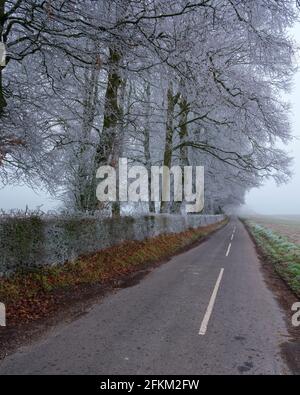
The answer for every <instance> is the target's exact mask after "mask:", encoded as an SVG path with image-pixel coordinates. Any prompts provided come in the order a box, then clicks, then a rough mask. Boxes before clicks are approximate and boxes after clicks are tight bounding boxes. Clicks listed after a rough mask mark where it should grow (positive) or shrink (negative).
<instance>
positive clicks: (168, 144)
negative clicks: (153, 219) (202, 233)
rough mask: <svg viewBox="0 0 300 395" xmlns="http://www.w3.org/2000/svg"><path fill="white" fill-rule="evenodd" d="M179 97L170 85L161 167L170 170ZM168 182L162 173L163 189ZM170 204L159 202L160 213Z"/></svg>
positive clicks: (167, 208)
mask: <svg viewBox="0 0 300 395" xmlns="http://www.w3.org/2000/svg"><path fill="white" fill-rule="evenodd" d="M179 97H180V93H177V94H176V95H174V93H173V86H172V84H171V83H170V84H169V88H168V94H167V99H168V108H167V122H166V140H165V149H164V160H163V166H166V167H168V168H169V169H170V167H171V164H172V152H173V135H174V125H173V123H174V111H175V106H176V104H177V102H178V99H179ZM168 182H169V178H168V177H167V175H166V174H165V172H163V175H162V184H163V188H164V186H165V187H166V184H167V183H168ZM169 206H170V202H163V201H162V202H161V207H160V212H161V213H167V212H168V211H169Z"/></svg>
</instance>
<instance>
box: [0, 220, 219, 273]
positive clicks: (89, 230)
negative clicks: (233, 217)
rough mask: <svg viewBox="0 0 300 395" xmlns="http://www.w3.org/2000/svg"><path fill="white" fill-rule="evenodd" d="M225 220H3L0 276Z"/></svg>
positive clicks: (0, 243)
mask: <svg viewBox="0 0 300 395" xmlns="http://www.w3.org/2000/svg"><path fill="white" fill-rule="evenodd" d="M223 219H224V216H223V215H189V216H180V215H152V216H141V217H121V218H117V219H116V218H114V219H112V218H103V219H99V218H95V217H82V218H81V217H74V218H73V217H53V218H51V217H39V216H30V217H28V216H24V217H18V216H16V217H13V216H3V217H1V218H0V276H3V275H9V274H11V273H13V272H15V271H16V270H24V269H25V270H26V269H30V268H34V267H37V266H42V265H58V264H63V263H65V262H66V261H73V260H74V259H76V258H77V257H78V256H80V255H85V254H88V253H92V252H96V251H99V250H101V249H103V248H106V247H110V246H113V245H117V244H120V243H122V242H124V241H126V240H144V239H146V238H150V237H154V236H158V235H161V234H168V233H180V232H183V231H185V230H187V229H189V228H198V227H201V226H205V225H208V224H213V223H216V222H219V221H222V220H223Z"/></svg>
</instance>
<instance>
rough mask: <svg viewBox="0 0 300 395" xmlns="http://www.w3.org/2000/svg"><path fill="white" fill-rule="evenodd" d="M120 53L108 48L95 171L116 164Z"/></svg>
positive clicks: (113, 209)
mask: <svg viewBox="0 0 300 395" xmlns="http://www.w3.org/2000/svg"><path fill="white" fill-rule="evenodd" d="M120 61H121V54H120V52H119V51H118V50H117V49H116V48H110V49H109V70H108V79H107V88H106V94H105V105H104V120H103V128H102V133H101V135H100V142H99V144H98V146H97V149H96V156H95V173H96V171H97V169H98V168H99V167H100V166H104V165H110V166H113V167H116V166H117V165H118V151H119V147H120V142H119V140H118V139H119V137H120V136H118V131H119V130H118V123H119V121H120V118H121V111H120V108H119V103H118V99H119V88H120V86H121V83H122V80H121V77H120ZM117 206H119V205H117V204H116V205H113V207H112V211H113V214H114V215H118V211H120V210H119V209H118V207H117Z"/></svg>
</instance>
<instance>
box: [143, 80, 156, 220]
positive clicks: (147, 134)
mask: <svg viewBox="0 0 300 395" xmlns="http://www.w3.org/2000/svg"><path fill="white" fill-rule="evenodd" d="M146 106H147V107H146V114H145V118H146V121H145V128H144V155H145V161H146V167H147V170H148V176H149V178H148V196H149V212H150V213H155V202H153V201H152V200H151V165H152V163H151V152H150V130H151V127H150V109H151V87H150V83H149V82H148V83H147V86H146Z"/></svg>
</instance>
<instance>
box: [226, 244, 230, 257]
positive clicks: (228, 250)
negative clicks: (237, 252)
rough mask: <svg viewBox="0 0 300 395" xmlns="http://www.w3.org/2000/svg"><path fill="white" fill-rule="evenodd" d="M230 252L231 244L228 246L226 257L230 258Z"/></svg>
mask: <svg viewBox="0 0 300 395" xmlns="http://www.w3.org/2000/svg"><path fill="white" fill-rule="evenodd" d="M230 250H231V243H230V244H229V246H228V249H227V252H226V256H228V255H229V253H230Z"/></svg>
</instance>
